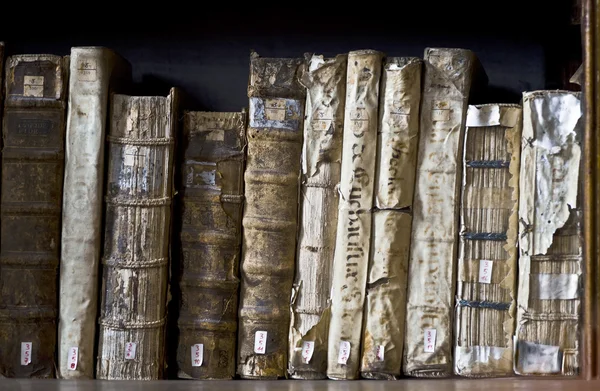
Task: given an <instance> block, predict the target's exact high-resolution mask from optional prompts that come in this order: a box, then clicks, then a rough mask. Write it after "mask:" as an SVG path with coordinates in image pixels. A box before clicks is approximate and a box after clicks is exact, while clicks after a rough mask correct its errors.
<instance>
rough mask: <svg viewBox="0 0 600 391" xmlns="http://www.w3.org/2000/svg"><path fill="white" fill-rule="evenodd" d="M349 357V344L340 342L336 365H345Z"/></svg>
mask: <svg viewBox="0 0 600 391" xmlns="http://www.w3.org/2000/svg"><path fill="white" fill-rule="evenodd" d="M349 357H350V342H348V341H340V353H339V354H338V364H342V365H346V363H347V362H348V358H349Z"/></svg>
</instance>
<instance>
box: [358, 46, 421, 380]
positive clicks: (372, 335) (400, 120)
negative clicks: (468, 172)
mask: <svg viewBox="0 0 600 391" xmlns="http://www.w3.org/2000/svg"><path fill="white" fill-rule="evenodd" d="M422 66H423V61H422V60H420V59H417V58H404V57H390V58H387V59H386V60H385V63H384V67H383V73H382V82H381V84H382V86H381V98H380V109H379V132H378V141H377V144H378V147H377V170H376V183H375V189H376V190H375V208H374V212H373V238H374V240H373V243H372V244H371V251H370V252H371V254H370V256H369V269H368V274H367V291H366V294H367V296H366V302H365V316H364V328H363V333H362V346H363V348H362V362H361V369H360V370H361V376H362V377H364V378H368V379H388V380H392V379H395V378H397V377H399V376H400V375H401V367H402V351H403V346H404V322H405V315H406V278H407V273H406V272H407V269H408V251H409V249H410V229H411V221H412V198H413V193H414V184H415V165H416V159H417V147H418V142H419V106H420V103H421V71H422Z"/></svg>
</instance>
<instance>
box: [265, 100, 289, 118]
mask: <svg viewBox="0 0 600 391" xmlns="http://www.w3.org/2000/svg"><path fill="white" fill-rule="evenodd" d="M285 104H286V100H285V99H265V117H266V118H267V119H268V120H270V121H285V111H286V110H285Z"/></svg>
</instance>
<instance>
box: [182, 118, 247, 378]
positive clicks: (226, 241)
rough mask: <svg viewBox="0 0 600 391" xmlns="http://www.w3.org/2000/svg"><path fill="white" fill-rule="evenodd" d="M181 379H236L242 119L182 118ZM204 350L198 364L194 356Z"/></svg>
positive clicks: (242, 156) (197, 357)
mask: <svg viewBox="0 0 600 391" xmlns="http://www.w3.org/2000/svg"><path fill="white" fill-rule="evenodd" d="M182 144H183V162H182V163H183V164H182V170H181V180H182V182H181V190H180V191H179V195H180V197H181V209H182V210H181V216H182V219H181V220H182V221H181V231H180V235H179V240H180V242H181V253H180V263H179V265H178V267H177V268H174V269H175V273H174V276H175V278H174V281H172V284H173V285H174V287H175V291H177V292H179V297H180V308H179V317H178V320H177V324H178V328H179V336H178V338H179V343H178V346H177V368H178V371H177V373H178V377H180V378H187V379H231V378H233V377H234V376H235V355H236V352H235V341H236V331H237V310H238V307H237V306H238V289H239V277H238V269H239V259H240V248H241V247H240V246H241V228H242V202H243V197H244V192H243V172H244V156H245V147H246V113H245V112H239V113H211V112H186V113H185V114H184V118H183V140H182ZM198 344H202V347H203V348H202V349H203V351H202V358H200V357H199V355H198V356H194V357H193V358H192V356H191V353H190V352H191V349H192V347H194V346H196V345H198Z"/></svg>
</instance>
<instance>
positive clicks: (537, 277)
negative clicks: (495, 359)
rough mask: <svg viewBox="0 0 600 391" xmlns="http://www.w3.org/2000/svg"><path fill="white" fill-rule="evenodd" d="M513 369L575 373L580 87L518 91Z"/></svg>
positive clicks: (579, 246) (577, 356)
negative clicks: (519, 126)
mask: <svg viewBox="0 0 600 391" xmlns="http://www.w3.org/2000/svg"><path fill="white" fill-rule="evenodd" d="M522 104H523V137H522V146H521V171H520V197H519V251H520V257H519V280H518V298H517V305H518V309H517V326H516V327H517V330H516V336H515V358H514V368H515V372H516V373H517V374H519V375H565V376H575V375H578V374H579V371H580V366H581V354H580V337H581V300H582V297H581V296H582V279H581V273H582V268H583V262H582V238H581V231H582V227H581V225H582V215H581V213H582V210H581V183H580V182H581V181H579V178H580V176H579V174H580V164H581V163H580V162H581V155H582V149H581V137H582V132H583V117H582V104H581V96H580V93H579V92H571V91H560V90H556V91H533V92H525V93H523V103H522Z"/></svg>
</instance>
